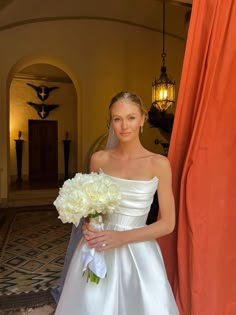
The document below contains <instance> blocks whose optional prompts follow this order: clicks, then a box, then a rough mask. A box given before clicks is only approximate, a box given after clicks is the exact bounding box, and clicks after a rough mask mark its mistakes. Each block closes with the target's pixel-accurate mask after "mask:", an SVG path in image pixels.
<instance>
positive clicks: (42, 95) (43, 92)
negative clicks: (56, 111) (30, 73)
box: [27, 83, 59, 101]
mask: <svg viewBox="0 0 236 315" xmlns="http://www.w3.org/2000/svg"><path fill="white" fill-rule="evenodd" d="M27 85H29V86H31V87H32V88H33V89H34V90H35V91H36V92H37V96H38V98H39V99H40V100H41V101H45V100H46V99H47V98H48V97H49V94H50V92H51V91H53V90H55V89H58V88H59V87H58V86H53V87H47V86H45V85H40V86H35V85H33V84H31V83H27Z"/></svg>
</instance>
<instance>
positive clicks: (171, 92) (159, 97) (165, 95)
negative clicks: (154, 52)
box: [152, 0, 175, 112]
mask: <svg viewBox="0 0 236 315" xmlns="http://www.w3.org/2000/svg"><path fill="white" fill-rule="evenodd" d="M161 56H162V67H161V75H160V77H159V79H155V81H154V82H153V83H152V106H154V107H155V108H157V109H158V110H159V111H161V112H163V111H166V110H167V109H168V107H170V106H171V105H173V104H174V103H175V81H172V80H170V79H169V77H168V74H167V69H166V65H165V58H166V53H165V0H163V46H162V55H161Z"/></svg>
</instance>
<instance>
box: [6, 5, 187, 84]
mask: <svg viewBox="0 0 236 315" xmlns="http://www.w3.org/2000/svg"><path fill="white" fill-rule="evenodd" d="M14 1H16V0H0V10H2V9H4V8H5V7H6V6H8V5H9V4H10V3H12V2H14ZM154 1H159V2H162V1H163V0H154ZM165 1H166V2H168V3H169V4H173V5H181V6H188V7H189V8H191V5H192V0H165ZM15 78H18V79H31V80H43V81H54V82H58V81H59V82H71V80H70V78H69V77H68V76H67V74H66V73H65V72H63V71H62V70H60V69H59V68H56V67H54V66H52V65H49V64H34V65H32V66H29V67H27V68H24V69H23V70H22V71H20V72H18V73H17V74H16V75H15Z"/></svg>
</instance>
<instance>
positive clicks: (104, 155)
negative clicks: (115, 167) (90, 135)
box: [90, 150, 109, 172]
mask: <svg viewBox="0 0 236 315" xmlns="http://www.w3.org/2000/svg"><path fill="white" fill-rule="evenodd" d="M108 157H109V152H108V150H100V151H96V152H94V153H93V154H92V156H91V159H90V171H93V172H97V171H99V169H100V168H102V167H103V165H104V164H105V163H106V161H107V159H108Z"/></svg>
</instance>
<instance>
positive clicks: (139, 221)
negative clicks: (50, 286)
mask: <svg viewBox="0 0 236 315" xmlns="http://www.w3.org/2000/svg"><path fill="white" fill-rule="evenodd" d="M110 178H111V179H113V180H114V182H115V183H116V184H118V186H119V187H120V189H121V192H122V200H121V202H120V206H119V208H118V209H116V211H115V212H113V213H112V214H109V215H105V216H104V217H103V221H104V228H105V229H112V230H119V231H122V230H129V229H135V228H140V227H143V226H145V225H146V220H147V216H148V213H149V210H150V206H151V203H152V201H153V196H154V193H155V191H156V188H157V184H158V179H157V178H156V177H154V178H153V179H151V180H145V181H141V180H126V179H121V178H117V177H112V176H110ZM82 242H83V241H82ZM82 242H80V243H79V245H78V246H77V248H76V251H75V253H74V256H73V259H72V261H71V264H70V268H69V271H68V274H67V278H66V281H65V284H64V288H63V291H62V295H61V298H60V300H59V303H58V306H57V309H56V313H55V315H178V314H179V312H178V309H177V306H176V303H175V299H174V296H173V293H172V290H171V287H170V284H169V282H168V279H167V275H166V271H165V267H164V263H163V259H162V254H161V251H160V248H159V245H158V244H157V242H156V241H155V240H151V241H145V242H138V243H131V244H128V245H124V246H122V247H120V248H116V249H111V250H107V251H105V252H104V253H105V260H106V264H107V276H106V277H105V278H104V279H101V280H100V283H99V284H94V283H91V282H87V281H86V277H85V276H82V268H83V266H82V263H81V246H82Z"/></svg>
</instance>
